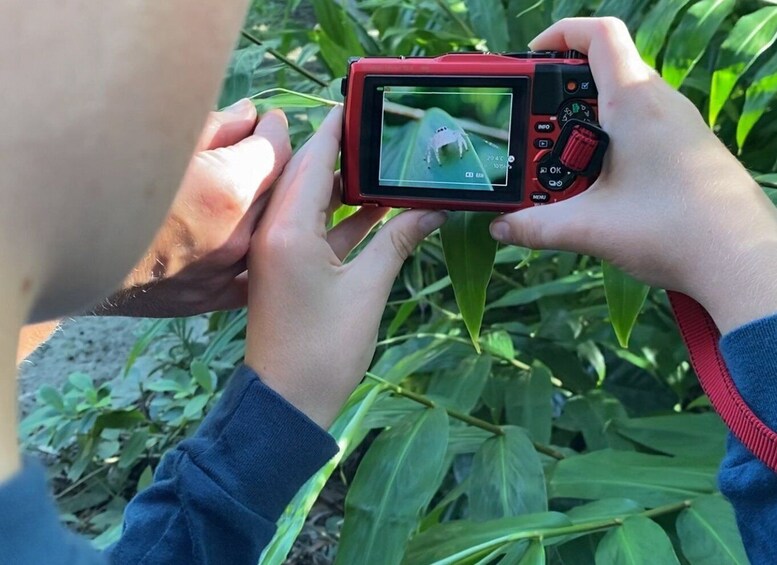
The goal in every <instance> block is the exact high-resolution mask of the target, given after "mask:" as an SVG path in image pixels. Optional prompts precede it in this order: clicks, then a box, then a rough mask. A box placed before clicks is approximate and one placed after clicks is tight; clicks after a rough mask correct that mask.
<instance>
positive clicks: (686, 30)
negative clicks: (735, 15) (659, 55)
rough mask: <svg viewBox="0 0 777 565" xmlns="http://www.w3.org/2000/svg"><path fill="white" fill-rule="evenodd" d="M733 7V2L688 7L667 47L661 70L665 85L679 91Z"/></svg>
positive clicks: (710, 1) (711, 0)
mask: <svg viewBox="0 0 777 565" xmlns="http://www.w3.org/2000/svg"><path fill="white" fill-rule="evenodd" d="M735 5H736V0H702V1H701V2H698V3H696V4H694V5H693V6H691V8H690V9H689V10H688V11H687V12H686V13H685V14H684V15H683V17H682V19H681V20H680V23H679V24H678V26H677V28H676V29H675V30H674V32H672V36H671V37H670V38H669V42H668V43H667V46H666V53H665V54H664V63H663V65H662V68H661V75H662V76H663V77H664V80H666V82H668V83H669V84H670V85H672V86H673V87H674V88H680V85H681V84H682V83H683V81H684V80H685V78H686V77H687V76H688V73H690V72H691V69H693V67H694V66H695V65H696V63H697V62H698V61H699V59H701V56H702V55H703V54H704V51H705V50H706V49H707V47H708V46H709V43H710V41H711V40H712V37H713V36H714V35H715V32H716V31H718V28H719V27H720V24H721V23H723V20H725V19H726V17H728V15H729V14H730V13H731V10H733V9H734V6H735Z"/></svg>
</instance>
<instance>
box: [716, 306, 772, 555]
mask: <svg viewBox="0 0 777 565" xmlns="http://www.w3.org/2000/svg"><path fill="white" fill-rule="evenodd" d="M775 345H777V316H771V317H768V318H763V319H761V320H756V321H754V322H751V323H749V324H747V325H745V326H742V327H740V328H738V329H736V330H734V331H732V332H731V333H729V334H726V335H725V336H724V337H723V339H721V341H720V350H721V353H722V354H723V358H724V360H725V362H726V366H727V367H728V370H729V373H730V374H731V378H732V379H733V380H734V383H735V384H736V386H737V389H738V390H739V392H740V394H741V395H742V398H743V399H744V400H745V402H747V404H748V406H750V409H751V410H752V411H753V413H755V415H756V416H758V418H759V419H760V420H761V421H762V422H763V423H764V424H766V425H767V426H768V427H769V428H771V429H773V430H777V352H775ZM718 480H719V483H720V490H721V492H722V493H723V494H724V495H725V496H726V498H728V499H729V501H731V504H732V505H733V507H734V511H735V513H736V518H737V525H738V526H739V531H740V532H741V533H742V540H743V541H744V545H745V549H746V550H747V554H748V557H749V558H750V561H751V562H752V563H757V564H761V563H777V544H775V543H774V539H775V532H777V474H775V473H774V472H773V471H772V470H771V469H769V468H768V467H767V466H766V465H764V464H763V463H762V462H761V460H760V459H758V458H757V457H756V456H755V455H753V454H752V453H751V452H750V451H749V450H748V449H747V448H746V447H745V446H744V445H742V444H741V443H740V442H739V440H737V439H736V438H735V437H733V436H732V435H731V434H729V438H728V443H727V448H726V456H725V457H724V459H723V462H722V464H721V467H720V475H719V477H718Z"/></svg>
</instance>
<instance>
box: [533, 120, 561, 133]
mask: <svg viewBox="0 0 777 565" xmlns="http://www.w3.org/2000/svg"><path fill="white" fill-rule="evenodd" d="M555 128H556V126H554V125H553V123H552V122H537V123H536V124H534V131H537V132H539V133H550V132H552V131H553V130H554V129H555Z"/></svg>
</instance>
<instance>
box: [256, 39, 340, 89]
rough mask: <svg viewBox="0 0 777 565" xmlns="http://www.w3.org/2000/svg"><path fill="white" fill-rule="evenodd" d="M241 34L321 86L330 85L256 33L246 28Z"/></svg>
mask: <svg viewBox="0 0 777 565" xmlns="http://www.w3.org/2000/svg"><path fill="white" fill-rule="evenodd" d="M240 35H242V36H243V37H245V38H246V39H247V40H248V41H250V42H251V43H254V44H256V45H259V46H260V47H264V48H265V49H267V52H268V53H269V54H270V55H272V56H273V57H275V58H276V59H278V60H279V61H280V62H281V63H283V64H284V65H286V66H288V67H289V68H291V69H293V70H295V71H297V72H298V73H299V74H301V75H302V76H304V77H305V78H307V79H308V80H312V81H313V82H315V83H316V84H317V85H319V86H329V83H328V82H326V81H325V80H322V79H320V78H318V77H317V76H316V75H314V74H313V73H311V72H310V71H308V70H307V69H304V68H303V67H301V66H300V65H298V64H297V63H295V62H294V61H292V60H291V59H289V58H288V57H286V56H285V55H284V54H283V53H281V52H280V51H278V50H277V49H273V48H272V47H270V46H269V45H265V44H264V43H262V41H261V40H260V39H259V38H258V37H256V36H255V35H253V34H251V33H249V32H248V31H247V30H245V29H244V30H242V31H241V32H240Z"/></svg>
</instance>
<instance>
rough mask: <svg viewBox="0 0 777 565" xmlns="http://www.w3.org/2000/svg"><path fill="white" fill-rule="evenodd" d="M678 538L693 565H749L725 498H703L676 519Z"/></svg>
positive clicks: (732, 512)
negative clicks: (724, 564)
mask: <svg viewBox="0 0 777 565" xmlns="http://www.w3.org/2000/svg"><path fill="white" fill-rule="evenodd" d="M677 536H678V537H679V538H680V545H681V547H682V550H683V555H685V557H686V558H687V559H688V561H689V562H690V563H691V564H692V565H716V564H717V563H730V564H732V565H747V564H748V563H750V562H749V561H748V559H747V555H746V553H745V547H744V545H742V538H741V537H740V535H739V530H738V529H737V523H736V519H735V518H734V509H733V508H731V504H729V503H728V502H727V501H726V500H725V499H724V498H723V497H721V496H718V495H715V496H702V497H699V498H697V499H695V500H694V501H693V503H692V504H691V506H690V507H689V508H686V509H685V510H683V511H682V512H681V513H680V515H679V516H678V517H677Z"/></svg>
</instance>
